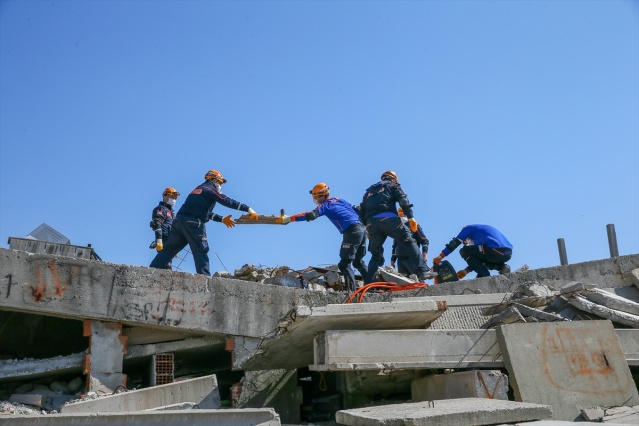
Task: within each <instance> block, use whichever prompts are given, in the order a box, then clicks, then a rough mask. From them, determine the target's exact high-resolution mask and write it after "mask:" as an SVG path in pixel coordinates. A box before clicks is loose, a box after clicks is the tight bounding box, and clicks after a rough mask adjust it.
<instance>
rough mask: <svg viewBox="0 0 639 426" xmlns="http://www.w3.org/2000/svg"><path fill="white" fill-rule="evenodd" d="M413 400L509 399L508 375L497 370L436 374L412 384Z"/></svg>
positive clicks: (421, 378)
mask: <svg viewBox="0 0 639 426" xmlns="http://www.w3.org/2000/svg"><path fill="white" fill-rule="evenodd" d="M410 390H411V399H412V400H413V401H415V402H418V401H436V400H440V399H457V398H488V399H502V400H504V401H508V376H506V375H505V374H503V373H502V372H500V371H497V370H471V371H458V372H455V373H450V374H432V375H430V376H425V377H420V378H419V379H415V380H413V381H412V382H411V383H410Z"/></svg>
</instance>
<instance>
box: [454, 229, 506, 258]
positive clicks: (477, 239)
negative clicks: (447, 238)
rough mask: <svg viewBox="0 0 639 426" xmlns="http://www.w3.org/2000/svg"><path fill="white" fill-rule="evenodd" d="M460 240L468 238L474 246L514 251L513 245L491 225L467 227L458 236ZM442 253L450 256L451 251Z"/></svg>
mask: <svg viewBox="0 0 639 426" xmlns="http://www.w3.org/2000/svg"><path fill="white" fill-rule="evenodd" d="M455 238H457V239H458V240H460V241H462V242H464V241H465V240H466V239H467V238H470V239H471V240H472V241H473V245H480V244H481V245H485V246H486V247H491V248H509V249H511V250H512V248H513V245H512V244H511V243H510V241H508V238H506V237H505V236H504V234H502V233H501V232H499V230H498V229H497V228H494V227H492V226H490V225H466V226H464V227H463V228H462V230H461V231H460V232H459V235H457V237H455ZM442 252H443V253H444V254H445V255H446V256H448V255H449V254H450V253H451V250H449V249H448V248H445V249H444V250H442Z"/></svg>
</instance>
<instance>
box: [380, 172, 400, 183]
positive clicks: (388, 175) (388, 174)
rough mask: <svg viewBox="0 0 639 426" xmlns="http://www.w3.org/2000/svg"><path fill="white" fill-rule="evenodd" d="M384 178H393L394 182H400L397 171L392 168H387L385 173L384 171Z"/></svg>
mask: <svg viewBox="0 0 639 426" xmlns="http://www.w3.org/2000/svg"><path fill="white" fill-rule="evenodd" d="M381 179H382V180H392V181H393V182H395V183H397V182H399V178H398V177H397V173H395V172H394V171H392V170H386V171H385V172H384V173H382V178H381Z"/></svg>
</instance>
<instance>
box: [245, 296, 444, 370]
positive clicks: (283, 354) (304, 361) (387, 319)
mask: <svg viewBox="0 0 639 426" xmlns="http://www.w3.org/2000/svg"><path fill="white" fill-rule="evenodd" d="M445 310H446V304H445V303H444V302H435V301H430V302H429V301H418V302H414V301H410V300H404V301H400V302H379V303H350V304H341V305H327V306H319V307H312V308H311V307H307V306H299V307H298V308H297V309H295V310H291V311H290V312H289V314H288V315H287V316H285V317H284V318H282V319H280V322H279V329H278V331H277V333H276V336H275V337H273V338H272V339H269V340H263V341H260V342H259V343H258V344H256V345H253V346H251V347H250V348H247V347H246V346H245V345H240V344H237V343H238V342H237V341H236V344H235V345H234V348H233V354H234V364H233V367H234V368H237V369H242V370H270V369H286V370H292V369H295V368H300V367H305V366H307V365H309V364H311V363H312V362H313V336H314V335H315V334H316V333H319V332H322V331H326V330H330V329H336V328H337V329H340V328H348V329H351V330H353V329H354V330H358V329H385V328H386V329H406V328H423V327H426V326H427V325H428V324H430V323H431V322H432V321H434V320H435V319H437V318H438V317H439V316H440V315H441V314H442V313H443V312H444V311H445ZM237 361H240V362H237Z"/></svg>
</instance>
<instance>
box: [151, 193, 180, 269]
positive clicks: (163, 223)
mask: <svg viewBox="0 0 639 426" xmlns="http://www.w3.org/2000/svg"><path fill="white" fill-rule="evenodd" d="M179 196H180V193H179V192H177V191H176V190H175V188H171V187H168V188H166V189H165V190H164V192H162V201H160V203H159V204H158V205H157V207H155V208H154V209H153V212H152V213H151V223H150V224H149V226H150V227H151V229H153V232H154V233H155V241H153V242H152V243H151V245H150V246H149V248H152V249H153V248H154V249H156V250H157V251H162V249H163V247H164V242H165V241H166V240H167V239H168V238H169V233H170V232H171V224H172V223H173V217H174V216H175V213H174V211H173V206H175V202H176V201H177V199H178V197H179ZM165 269H171V259H169V260H168V264H167V267H166V268H165Z"/></svg>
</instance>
